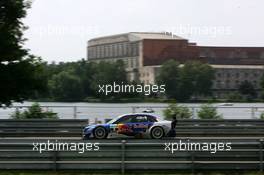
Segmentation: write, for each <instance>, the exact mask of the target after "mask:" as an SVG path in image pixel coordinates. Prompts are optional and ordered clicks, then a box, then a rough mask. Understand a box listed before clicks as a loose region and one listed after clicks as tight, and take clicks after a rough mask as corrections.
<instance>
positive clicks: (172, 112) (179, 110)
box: [163, 103, 192, 120]
mask: <svg viewBox="0 0 264 175" xmlns="http://www.w3.org/2000/svg"><path fill="white" fill-rule="evenodd" d="M163 114H164V116H165V119H168V120H169V119H172V117H173V116H176V117H177V119H190V118H191V117H192V112H191V111H190V109H189V108H188V107H186V106H183V105H177V104H176V103H173V104H170V105H169V106H168V108H166V109H165V110H163Z"/></svg>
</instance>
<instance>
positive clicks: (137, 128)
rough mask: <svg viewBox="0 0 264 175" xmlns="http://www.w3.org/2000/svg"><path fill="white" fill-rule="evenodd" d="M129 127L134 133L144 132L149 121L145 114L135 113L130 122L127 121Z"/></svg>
mask: <svg viewBox="0 0 264 175" xmlns="http://www.w3.org/2000/svg"><path fill="white" fill-rule="evenodd" d="M129 127H130V128H131V130H132V131H133V133H134V134H135V135H136V134H138V133H144V132H146V131H147V129H148V127H149V121H148V116H147V115H135V116H134V117H133V118H132V120H131V123H129Z"/></svg>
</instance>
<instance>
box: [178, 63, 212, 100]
mask: <svg viewBox="0 0 264 175" xmlns="http://www.w3.org/2000/svg"><path fill="white" fill-rule="evenodd" d="M213 79H214V70H213V68H212V67H211V66H210V65H208V64H203V63H200V62H187V63H185V65H184V66H183V67H182V68H181V72H180V82H181V87H180V90H181V94H182V99H189V98H190V97H191V96H198V95H210V94H211V87H212V84H213Z"/></svg>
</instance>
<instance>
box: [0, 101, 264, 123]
mask: <svg viewBox="0 0 264 175" xmlns="http://www.w3.org/2000/svg"><path fill="white" fill-rule="evenodd" d="M31 104H32V103H31V102H25V103H23V104H20V103H15V104H14V106H30V105H31ZM40 105H41V106H49V107H48V108H43V110H52V111H53V112H56V113H58V115H59V117H60V118H62V119H72V118H74V108H73V107H72V106H78V107H77V111H76V117H77V118H79V119H90V121H93V120H95V118H98V119H99V120H104V119H110V118H114V117H116V116H118V115H121V114H125V113H132V112H133V110H132V106H137V107H138V108H135V109H134V111H135V112H142V111H143V110H146V109H148V108H149V107H151V109H153V110H154V114H156V115H158V116H160V117H163V112H162V111H163V110H164V109H165V108H166V107H167V104H164V103H126V104H117V103H115V104H109V103H55V102H40ZM184 105H186V106H188V107H190V108H191V109H192V111H193V113H194V118H196V116H197V110H199V106H200V105H201V104H197V103H188V104H184ZM60 106H63V107H60ZM214 106H215V107H219V108H218V109H217V111H218V112H219V113H220V114H222V115H223V117H224V118H226V119H250V118H257V117H259V115H260V114H261V113H262V112H264V103H232V104H230V103H228V104H223V103H216V104H214ZM192 107H193V108H192ZM252 107H255V109H254V111H253V112H252ZM20 110H24V108H20ZM14 111H15V108H6V109H2V108H1V109H0V119H6V118H9V117H10V114H12V113H13V112H14Z"/></svg>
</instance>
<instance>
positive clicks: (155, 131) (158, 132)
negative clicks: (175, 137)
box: [150, 126, 164, 139]
mask: <svg viewBox="0 0 264 175" xmlns="http://www.w3.org/2000/svg"><path fill="white" fill-rule="evenodd" d="M150 136H151V138H153V139H161V138H162V137H163V136H164V130H163V128H162V127H159V126H156V127H154V128H152V129H151V132H150Z"/></svg>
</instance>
